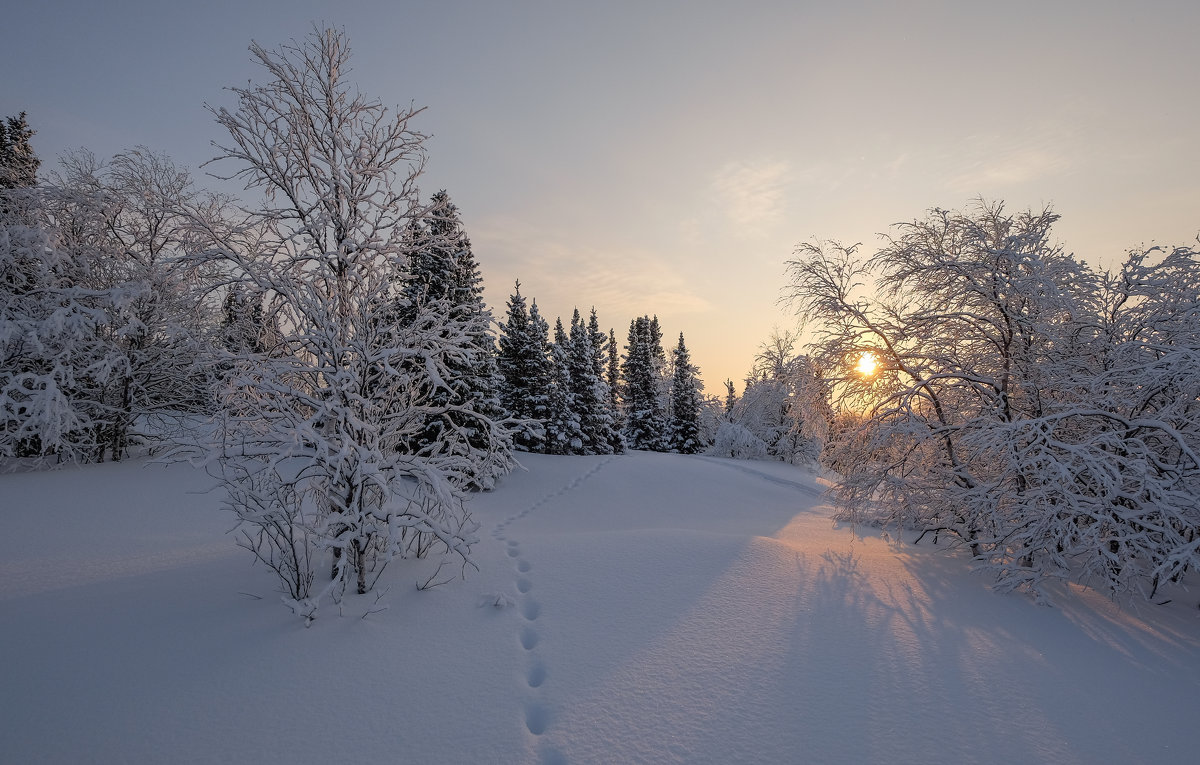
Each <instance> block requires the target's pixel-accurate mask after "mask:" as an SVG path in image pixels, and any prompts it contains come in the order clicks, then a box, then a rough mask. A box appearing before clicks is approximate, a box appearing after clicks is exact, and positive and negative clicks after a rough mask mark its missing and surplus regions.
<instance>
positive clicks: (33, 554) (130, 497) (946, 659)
mask: <svg viewBox="0 0 1200 765" xmlns="http://www.w3.org/2000/svg"><path fill="white" fill-rule="evenodd" d="M522 462H523V463H524V464H525V466H526V468H527V470H526V471H518V472H516V473H514V474H512V475H510V476H508V477H506V478H504V479H502V480H501V481H500V485H499V488H498V489H497V490H496V491H494V492H491V493H488V494H483V495H477V496H475V497H474V498H473V499H472V501H471V503H470V509H471V511H472V512H473V513H474V515H475V517H476V519H477V520H478V521H480V523H481V524H482V528H481V535H480V536H481V542H480V543H479V544H478V545H477V546H476V548H475V550H474V559H475V561H476V562H477V563H478V564H479V566H480V571H479V572H471V573H469V574H468V577H467V578H466V580H456V581H454V582H453V583H451V584H448V585H445V586H442V587H437V588H434V589H432V590H428V591H424V592H418V591H416V590H415V588H414V586H413V583H414V582H415V581H416V580H417V579H418V578H421V579H423V578H424V576H427V575H428V573H429V572H430V571H431V569H430V568H428V567H427V566H433V565H435V563H433V562H429V563H428V564H426V563H425V562H421V563H419V564H413V563H409V562H398V563H395V564H393V566H392V567H391V568H390V569H389V570H388V571H387V572H386V573H385V574H384V580H383V581H384V582H387V585H385V586H387V587H388V592H387V594H386V595H385V596H384V598H383V599H382V600H380V601H378V602H377V601H376V597H375V594H369V595H366V596H362V597H359V596H351V597H349V598H348V599H347V601H346V604H345V608H344V613H343V615H342V616H338V615H337V613H336V609H333V608H327V609H325V610H323V611H322V612H321V613H320V615H319V616H318V618H317V620H316V621H314V622H313V624H312V626H311V627H309V628H308V629H305V628H304V626H303V621H302V620H300V619H298V618H296V617H294V616H292V615H291V613H290V612H289V611H288V610H287V609H286V608H285V607H283V606H282V605H280V604H279V601H278V598H279V594H278V593H276V592H273V590H272V588H273V586H274V580H273V578H272V576H271V575H270V574H269V572H267V571H266V570H265V569H263V568H262V567H252V566H251V565H250V562H249V554H248V553H246V551H244V550H242V549H240V548H237V547H236V546H235V544H234V540H233V538H232V537H231V536H229V535H227V534H226V531H227V530H228V528H229V527H230V526H231V525H232V520H233V519H232V518H231V517H230V516H229V515H227V514H226V513H224V512H221V511H219V510H218V507H219V504H220V497H219V496H218V495H217V494H216V493H205V490H206V489H207V488H209V487H210V486H211V484H212V480H211V479H210V478H209V477H208V476H206V475H205V474H204V473H203V472H199V471H196V470H194V469H192V468H190V467H188V466H184V465H173V466H169V467H164V466H161V465H155V464H147V463H136V462H126V463H120V464H105V465H89V466H84V467H80V468H75V469H68V470H60V471H55V472H47V473H19V474H9V475H0V519H2V521H3V525H4V533H3V535H0V655H2V656H3V657H4V661H3V662H0V712H2V716H0V720H3V722H0V753H3V755H2V757H0V759H3V760H4V761H6V762H21V763H63V762H72V763H74V762H100V763H108V762H176V763H188V762H255V763H294V762H327V761H331V760H340V758H342V757H344V756H345V755H346V754H349V753H352V754H353V756H354V758H355V759H356V760H359V761H365V762H397V761H399V762H429V763H466V762H470V763H525V762H529V763H616V762H647V763H651V762H652V763H670V762H681V763H730V762H756V763H757V762H762V763H775V762H780V763H782V762H814V763H819V762H887V763H1009V762H1026V763H1038V762H1046V763H1051V762H1052V763H1095V762H1131V763H1134V762H1147V763H1173V762H1178V763H1184V762H1193V761H1194V760H1195V742H1194V736H1193V734H1192V729H1193V728H1192V726H1193V724H1194V712H1195V700H1196V698H1200V609H1198V608H1197V600H1200V596H1197V595H1196V594H1195V589H1194V583H1193V589H1192V591H1191V592H1190V593H1189V592H1186V591H1181V590H1174V591H1172V592H1171V593H1169V594H1167V595H1164V596H1163V597H1171V598H1172V602H1171V603H1169V604H1167V605H1163V606H1155V605H1149V604H1145V603H1134V602H1124V601H1122V602H1114V601H1112V600H1110V599H1109V598H1107V597H1105V596H1104V595H1102V594H1098V593H1095V592H1090V591H1086V590H1080V589H1078V588H1075V587H1072V586H1069V585H1067V586H1063V587H1061V588H1059V590H1058V591H1056V592H1055V593H1054V596H1055V597H1054V602H1055V603H1056V604H1057V605H1056V607H1054V608H1047V607H1044V606H1038V605H1036V604H1034V603H1033V602H1032V601H1031V600H1029V599H1027V598H1025V597H1023V596H1019V595H998V594H996V593H994V592H992V591H991V590H989V589H988V587H987V583H986V581H985V580H984V578H983V577H979V576H975V575H972V574H971V573H970V572H969V570H968V569H969V566H968V562H967V561H966V560H965V559H964V558H963V557H962V555H961V554H959V553H957V552H954V551H947V550H945V549H941V548H934V547H931V546H928V545H922V546H919V547H914V546H911V545H908V544H904V543H902V542H898V541H897V540H896V539H895V538H894V535H893V536H892V537H889V536H887V535H884V534H881V533H879V532H877V531H874V530H864V529H855V528H851V527H845V526H838V525H835V524H834V523H833V522H831V521H830V520H829V516H830V509H829V508H828V507H827V506H825V505H824V504H823V501H822V499H821V498H820V492H819V490H820V488H821V487H820V486H819V482H818V480H817V479H816V478H814V476H812V475H811V474H810V473H809V472H808V471H806V470H804V469H802V468H797V467H793V466H790V465H785V464H783V463H770V462H740V461H732V460H725V459H719V458H713V457H698V456H681V455H669V454H651V453H640V452H633V453H630V454H627V455H621V456H615V457H614V456H599V457H548V456H542V455H522ZM385 607H386V608H385Z"/></svg>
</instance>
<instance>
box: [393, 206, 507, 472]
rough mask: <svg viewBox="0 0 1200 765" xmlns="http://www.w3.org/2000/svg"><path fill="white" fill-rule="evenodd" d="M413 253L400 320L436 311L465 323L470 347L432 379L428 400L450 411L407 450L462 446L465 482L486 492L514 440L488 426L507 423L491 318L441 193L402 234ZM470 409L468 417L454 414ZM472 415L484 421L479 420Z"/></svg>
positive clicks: (453, 209)
mask: <svg viewBox="0 0 1200 765" xmlns="http://www.w3.org/2000/svg"><path fill="white" fill-rule="evenodd" d="M404 238H405V240H406V241H407V242H408V243H409V245H410V246H411V248H412V250H411V251H412V253H413V254H412V256H411V257H410V261H409V271H410V275H409V278H408V280H407V281H406V282H405V284H404V285H403V287H402V289H401V296H402V300H401V301H400V305H399V309H398V310H399V311H400V315H401V321H402V322H403V321H405V320H406V319H407V318H408V317H411V316H414V315H416V312H418V311H422V310H424V311H429V310H433V311H435V312H437V313H440V314H442V315H444V316H445V317H446V318H447V320H450V321H454V322H462V323H464V324H465V326H466V333H467V336H468V338H469V339H470V342H469V344H468V346H467V351H468V352H467V353H466V354H464V355H463V356H462V357H460V358H456V359H450V360H449V363H448V366H449V370H448V371H449V372H450V374H449V376H448V377H446V378H444V380H443V381H442V382H444V383H445V384H446V386H448V387H446V386H443V385H441V384H440V383H439V382H437V381H434V380H429V381H428V383H427V384H428V385H429V386H430V387H431V388H432V391H431V397H432V399H433V401H434V402H435V403H437V404H438V405H443V404H444V405H449V406H450V407H451V410H450V411H448V412H445V413H443V414H441V415H439V416H437V417H431V418H430V420H429V422H428V424H427V427H426V431H425V433H423V434H422V436H421V437H420V438H419V439H418V440H417V442H416V443H415V444H412V445H410V447H411V448H416V449H421V448H424V447H426V446H427V445H429V444H433V443H436V442H446V441H454V440H456V439H457V440H462V441H463V442H464V443H463V444H462V446H463V448H465V449H466V450H467V452H468V453H469V454H470V455H471V456H472V461H473V463H474V464H475V469H474V470H473V471H472V474H471V475H469V476H468V481H469V482H470V484H472V485H473V486H475V487H477V488H490V487H491V486H492V485H493V483H494V481H495V478H496V477H497V476H499V475H502V474H503V473H505V472H507V471H508V470H509V469H510V468H511V462H512V460H511V448H512V436H511V434H509V433H508V432H506V431H505V430H502V429H497V428H495V427H492V425H493V424H494V423H495V422H498V421H500V420H503V419H504V418H505V416H506V412H505V409H504V406H503V405H502V403H501V400H500V388H501V385H502V383H501V375H500V371H499V368H498V366H497V363H496V348H495V339H494V337H493V335H492V332H491V323H492V314H491V311H490V310H489V309H488V307H487V305H486V304H485V303H484V300H483V279H482V277H481V276H480V273H479V266H478V264H477V263H476V261H475V256H474V254H473V253H472V252H471V241H470V239H468V238H467V235H466V232H465V230H464V228H463V225H462V222H461V220H460V219H459V213H458V207H457V206H455V205H454V203H453V202H451V201H450V196H449V195H448V194H447V193H446V192H445V191H444V190H443V191H439V192H437V193H436V194H434V195H433V197H432V198H431V200H430V205H429V208H428V211H427V212H426V214H425V215H424V216H423V217H422V219H421V220H420V221H417V222H414V223H410V224H409V226H408V227H407V228H406V229H405V233H404ZM464 404H469V407H468V412H469V413H467V414H461V413H459V412H457V411H456V410H455V408H456V407H459V406H462V405H464ZM476 415H483V417H482V418H480V417H478V416H476Z"/></svg>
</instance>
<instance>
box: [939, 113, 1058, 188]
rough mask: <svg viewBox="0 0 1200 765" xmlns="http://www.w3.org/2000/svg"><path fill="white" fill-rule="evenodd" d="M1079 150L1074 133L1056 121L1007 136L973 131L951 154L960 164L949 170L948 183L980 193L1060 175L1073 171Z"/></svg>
mask: <svg viewBox="0 0 1200 765" xmlns="http://www.w3.org/2000/svg"><path fill="white" fill-rule="evenodd" d="M1077 151H1078V143H1077V139H1076V137H1075V136H1074V135H1073V132H1072V131H1071V130H1069V129H1067V128H1065V127H1063V126H1062V125H1059V124H1056V123H1053V122H1049V123H1044V124H1041V125H1034V126H1030V127H1027V128H1026V129H1024V130H1017V131H1014V132H1013V133H1011V134H1007V135H1002V134H998V133H985V134H974V135H971V136H968V137H966V138H965V139H964V140H963V142H962V144H961V145H960V146H959V147H958V150H957V151H955V152H953V153H952V155H951V156H952V158H953V160H954V161H955V164H956V166H957V167H956V169H955V170H954V171H952V172H950V173H948V175H947V177H946V186H947V187H948V188H949V189H951V190H953V191H955V192H959V193H965V194H977V193H980V192H988V191H989V190H992V189H997V190H1000V189H1007V188H1008V187H1011V186H1018V185H1022V184H1027V183H1029V182H1031V181H1036V180H1041V179H1043V178H1050V177H1054V176H1061V175H1063V174H1065V173H1067V172H1069V171H1070V170H1072V168H1073V166H1074V165H1075V161H1074V157H1073V155H1074V154H1075V153H1076V152H1077Z"/></svg>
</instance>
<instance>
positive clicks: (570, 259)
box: [471, 216, 712, 320]
mask: <svg viewBox="0 0 1200 765" xmlns="http://www.w3.org/2000/svg"><path fill="white" fill-rule="evenodd" d="M471 240H472V244H473V247H474V250H475V252H476V253H477V257H478V258H479V259H480V262H481V263H482V264H483V269H484V271H485V272H486V283H487V284H488V285H495V287H494V289H496V290H497V292H496V293H493V294H491V295H489V297H488V300H489V302H490V303H491V304H492V306H493V310H494V311H495V312H497V314H498V315H499V312H501V311H502V310H503V309H502V306H503V302H504V300H505V299H506V297H505V296H507V294H508V293H509V291H510V290H511V285H512V283H513V281H514V280H515V279H518V278H519V279H520V280H521V283H522V293H523V294H525V295H527V296H529V297H536V298H537V300H538V304H539V305H541V306H546V307H547V308H548V311H547V313H550V314H551V315H550V317H549V318H550V319H551V320H553V317H554V315H555V313H557V312H564V313H566V314H568V315H569V312H570V310H571V308H572V307H578V308H579V309H580V311H581V312H584V311H586V310H587V309H589V308H591V307H592V306H596V308H597V309H599V310H600V311H602V312H604V313H613V314H619V315H628V316H633V315H641V314H642V313H646V312H652V313H653V312H657V313H661V314H683V313H702V312H705V311H709V310H710V309H711V308H712V305H711V303H710V302H709V301H708V300H706V299H705V298H703V297H702V296H700V295H698V294H696V292H695V291H694V290H693V289H692V288H691V286H690V285H689V284H688V280H689V276H690V274H688V273H681V272H680V269H679V268H678V266H677V265H675V264H672V263H671V262H670V261H669V260H668V259H667V258H666V257H664V256H663V255H662V254H659V253H655V252H651V251H648V250H645V249H638V248H628V247H621V246H619V245H607V246H606V245H603V244H599V245H597V244H593V243H590V242H588V243H585V242H577V241H575V238H574V237H569V236H567V235H566V234H565V233H564V232H561V231H558V230H555V229H553V228H550V227H541V226H538V225H537V224H535V223H527V222H522V221H519V220H517V219H515V218H511V217H501V216H495V217H492V218H489V219H487V220H484V221H481V222H480V223H478V224H474V225H473V226H472V230H471ZM563 318H564V319H565V318H567V316H564V317H563ZM601 318H602V319H603V318H604V317H603V316H602V317H601ZM613 318H616V317H613ZM606 320H609V319H606Z"/></svg>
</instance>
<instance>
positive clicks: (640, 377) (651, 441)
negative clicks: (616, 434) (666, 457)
mask: <svg viewBox="0 0 1200 765" xmlns="http://www.w3.org/2000/svg"><path fill="white" fill-rule="evenodd" d="M661 356H662V344H661V333H660V332H659V331H658V321H657V319H655V320H654V321H653V322H652V321H651V319H650V317H648V316H641V317H638V318H636V319H634V320H633V321H631V322H630V323H629V342H628V345H626V347H625V361H624V364H623V366H622V369H621V372H622V374H623V376H624V378H625V391H624V392H625V439H626V443H627V444H628V445H629V447H630V448H631V449H647V450H651V451H663V450H664V449H665V448H667V439H666V430H667V428H666V425H667V423H666V417H665V416H664V414H663V407H662V403H661V399H660V395H659V394H660V390H659V388H660V385H659V379H660V372H659V370H661V369H662V362H661V361H660V357H661Z"/></svg>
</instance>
